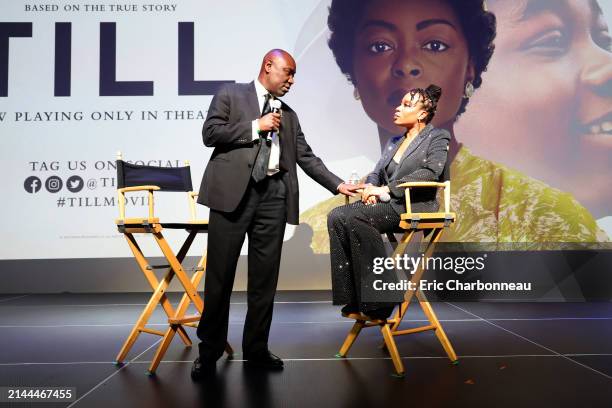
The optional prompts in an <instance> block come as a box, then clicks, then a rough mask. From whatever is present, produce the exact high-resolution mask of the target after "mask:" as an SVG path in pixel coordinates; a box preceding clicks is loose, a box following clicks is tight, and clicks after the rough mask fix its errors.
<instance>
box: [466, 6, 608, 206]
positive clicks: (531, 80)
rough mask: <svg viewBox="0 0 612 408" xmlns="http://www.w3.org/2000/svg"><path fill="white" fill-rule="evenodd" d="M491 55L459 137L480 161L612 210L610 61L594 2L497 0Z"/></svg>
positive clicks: (606, 36)
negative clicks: (541, 181)
mask: <svg viewBox="0 0 612 408" xmlns="http://www.w3.org/2000/svg"><path fill="white" fill-rule="evenodd" d="M488 3H489V5H490V8H491V11H492V12H494V13H495V15H496V17H497V22H498V26H497V38H496V40H495V53H494V54H493V58H492V59H491V63H490V64H489V69H488V72H486V73H485V74H483V85H482V87H481V88H480V89H479V90H478V91H477V92H476V94H475V95H474V97H473V98H472V100H471V101H470V105H469V106H468V109H467V111H466V113H465V114H464V117H462V118H460V120H459V122H458V123H457V127H456V130H457V137H458V139H459V140H460V141H462V142H465V143H466V145H467V146H469V147H471V148H472V149H473V150H474V152H475V153H477V154H480V155H482V156H483V157H486V158H487V159H492V160H494V161H498V162H501V163H504V164H506V165H508V166H509V167H512V168H516V169H518V170H521V171H523V172H525V173H527V174H528V175H530V176H532V177H535V178H538V179H541V180H543V181H545V182H547V183H549V184H550V185H552V186H553V187H557V188H559V189H561V190H564V191H568V192H570V193H572V194H574V196H575V197H576V198H577V199H578V201H580V202H581V203H582V204H583V205H585V206H586V207H587V208H588V209H589V210H591V212H593V214H594V215H595V216H601V215H610V211H611V210H612V187H611V186H612V183H611V181H610V179H611V177H610V173H611V172H612V53H611V52H610V47H611V40H610V35H609V33H608V29H607V27H606V24H605V22H604V20H603V17H602V15H601V11H600V10H599V7H598V6H597V4H596V2H594V1H590V0H516V1H510V0H492V1H489V2H488Z"/></svg>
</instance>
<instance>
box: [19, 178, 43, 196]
mask: <svg viewBox="0 0 612 408" xmlns="http://www.w3.org/2000/svg"><path fill="white" fill-rule="evenodd" d="M23 188H24V189H25V191H27V192H28V193H31V194H34V193H38V192H39V191H40V189H41V188H42V183H41V182H40V179H39V178H38V177H36V176H30V177H28V178H27V179H25V181H24V182H23Z"/></svg>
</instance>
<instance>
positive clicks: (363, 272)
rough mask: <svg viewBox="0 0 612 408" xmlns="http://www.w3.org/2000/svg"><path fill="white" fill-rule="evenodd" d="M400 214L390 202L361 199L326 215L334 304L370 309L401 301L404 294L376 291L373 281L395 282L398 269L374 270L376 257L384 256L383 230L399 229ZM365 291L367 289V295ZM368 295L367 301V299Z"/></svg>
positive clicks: (363, 309) (364, 309) (364, 310)
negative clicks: (371, 202) (381, 271)
mask: <svg viewBox="0 0 612 408" xmlns="http://www.w3.org/2000/svg"><path fill="white" fill-rule="evenodd" d="M399 222H400V216H399V214H398V213H397V212H395V210H394V209H393V207H391V204H389V203H378V204H373V205H365V204H363V203H362V202H361V201H359V202H356V203H353V204H348V205H343V206H341V207H337V208H334V209H333V210H332V211H331V212H330V213H329V215H328V216H327V230H328V232H329V244H330V261H331V272H332V296H333V304H335V305H343V304H348V303H353V304H357V305H358V306H359V310H360V311H362V312H367V311H369V310H373V309H378V308H380V307H389V306H393V305H394V304H396V303H397V302H401V300H402V295H403V294H402V293H399V292H398V293H389V292H384V293H375V292H374V291H373V290H372V282H373V281H374V280H375V279H379V278H382V279H384V280H388V281H396V277H395V275H394V274H395V271H388V272H385V275H376V274H374V273H373V263H374V258H379V257H381V258H385V257H386V256H387V250H386V248H385V244H384V242H383V239H382V237H381V233H385V232H392V231H394V230H396V229H397V228H398V225H399ZM365 291H367V296H366V293H365ZM364 298H365V300H364Z"/></svg>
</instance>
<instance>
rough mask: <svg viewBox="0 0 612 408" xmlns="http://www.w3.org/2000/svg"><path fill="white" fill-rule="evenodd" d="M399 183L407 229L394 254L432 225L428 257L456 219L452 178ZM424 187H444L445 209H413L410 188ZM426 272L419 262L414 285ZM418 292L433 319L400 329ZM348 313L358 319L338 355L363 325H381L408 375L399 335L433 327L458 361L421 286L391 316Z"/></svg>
mask: <svg viewBox="0 0 612 408" xmlns="http://www.w3.org/2000/svg"><path fill="white" fill-rule="evenodd" d="M398 187H403V188H406V213H404V214H402V215H401V220H400V224H399V227H400V229H402V230H404V231H405V232H404V234H403V236H402V238H401V240H400V241H399V243H398V244H397V247H396V248H395V250H394V252H393V255H392V257H394V258H395V256H396V255H403V254H404V252H405V251H406V246H407V245H408V243H409V242H410V240H411V239H412V237H413V235H414V234H415V233H416V232H418V231H423V230H429V229H431V230H432V231H431V233H430V234H429V236H430V237H431V238H430V239H429V241H427V243H426V248H425V251H424V253H423V257H424V258H425V259H427V258H429V257H431V255H432V254H433V251H434V248H435V245H436V243H437V242H438V241H439V240H440V237H441V236H442V233H443V231H444V228H447V227H448V226H450V225H451V224H452V223H453V222H454V221H455V217H456V216H455V213H452V212H450V181H445V182H442V183H439V182H428V181H419V182H409V183H403V184H400V185H399V186H398ZM423 187H425V188H431V187H436V188H442V189H444V212H435V213H413V212H412V209H411V202H410V189H411V188H423ZM424 272H425V270H424V268H423V263H419V267H418V268H417V270H416V271H415V273H414V274H413V275H412V279H411V282H412V285H416V286H413V287H416V288H418V284H419V281H420V280H421V278H422V276H423V273H424ZM415 295H416V298H417V300H418V303H419V305H420V307H421V309H422V310H423V312H424V313H425V316H427V319H428V320H429V324H428V325H426V326H421V327H415V328H412V329H405V330H399V326H400V324H401V323H402V320H403V318H404V316H405V315H406V312H407V311H408V306H409V305H410V301H411V300H412V298H413V296H415ZM347 317H348V318H350V319H355V323H354V324H353V327H352V328H351V331H350V332H349V334H348V335H347V336H346V339H345V340H344V343H343V344H342V347H341V348H340V351H339V352H338V354H336V357H345V356H346V354H347V353H348V351H349V349H350V348H351V346H352V345H353V343H354V342H355V340H356V339H357V336H358V335H359V333H360V332H361V329H363V328H364V327H380V331H381V332H382V335H383V338H384V345H385V347H386V349H387V351H388V352H389V354H390V356H391V360H392V361H393V366H394V368H395V372H396V373H397V376H399V377H403V376H404V373H405V370H404V364H403V363H402V359H401V357H400V354H399V352H398V350H397V345H396V344H395V339H394V337H395V336H403V335H406V334H412V333H420V332H423V331H428V330H433V331H434V332H435V334H436V336H437V337H438V340H439V341H440V343H441V344H442V347H443V348H444V351H446V354H447V355H448V358H449V359H450V360H451V362H452V363H453V364H457V363H458V358H457V355H456V354H455V351H454V350H453V346H452V345H451V343H450V341H449V340H448V337H447V336H446V333H445V332H444V329H443V328H442V324H441V323H440V321H439V320H438V318H437V316H436V314H435V313H434V311H433V308H432V307H431V305H430V304H429V302H428V301H427V298H426V297H425V294H424V293H423V292H422V291H421V290H418V289H417V290H407V291H406V293H405V294H404V301H403V302H402V303H401V304H400V306H399V307H398V309H397V310H396V312H395V314H394V315H393V317H391V318H388V319H384V320H381V319H375V320H370V319H368V318H367V317H366V316H365V315H363V314H361V313H352V314H349V315H347Z"/></svg>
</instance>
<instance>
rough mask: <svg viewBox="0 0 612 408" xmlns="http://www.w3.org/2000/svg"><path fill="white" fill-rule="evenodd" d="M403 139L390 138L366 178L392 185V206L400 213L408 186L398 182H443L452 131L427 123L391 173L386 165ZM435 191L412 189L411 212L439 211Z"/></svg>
mask: <svg viewBox="0 0 612 408" xmlns="http://www.w3.org/2000/svg"><path fill="white" fill-rule="evenodd" d="M402 140H403V136H397V137H394V138H393V139H391V140H389V142H388V143H387V145H386V146H385V147H384V149H383V152H382V156H381V158H380V160H379V161H378V163H377V164H376V167H375V168H374V171H373V172H372V173H370V174H368V177H367V178H366V183H372V184H373V185H375V186H387V185H388V186H389V190H390V191H391V193H390V195H391V206H392V207H393V209H394V210H395V211H396V212H397V213H398V214H402V213H404V212H406V201H405V200H406V199H405V198H404V197H405V189H403V188H398V187H397V186H398V185H399V184H402V183H405V182H409V181H443V179H444V175H445V172H444V169H445V167H446V156H447V153H448V144H449V142H450V133H448V131H446V130H444V129H437V128H434V127H433V125H431V124H429V125H427V126H425V128H424V129H423V130H422V131H421V132H420V133H419V134H418V135H417V137H416V138H415V139H414V140H413V141H412V143H410V145H409V146H408V148H407V149H406V151H405V152H404V154H403V155H402V158H401V159H400V162H399V164H398V165H397V167H396V169H395V171H394V172H393V174H391V175H390V176H388V175H387V171H386V169H385V168H386V167H387V165H388V164H389V163H390V162H391V160H393V156H394V155H395V152H396V151H397V149H398V148H399V146H400V145H401V142H402ZM436 194H437V190H436V189H435V188H419V189H411V190H410V200H411V202H412V205H411V207H412V211H413V212H435V211H437V210H438V201H437V200H436Z"/></svg>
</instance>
